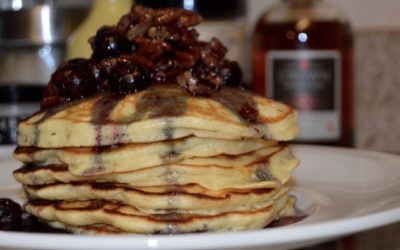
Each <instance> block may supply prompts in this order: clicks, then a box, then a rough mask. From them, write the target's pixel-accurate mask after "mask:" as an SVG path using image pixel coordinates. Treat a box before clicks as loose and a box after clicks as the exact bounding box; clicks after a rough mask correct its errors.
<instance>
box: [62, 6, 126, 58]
mask: <svg viewBox="0 0 400 250" xmlns="http://www.w3.org/2000/svg"><path fill="white" fill-rule="evenodd" d="M131 6H132V0H93V3H92V7H91V9H90V12H89V14H88V16H87V17H86V19H85V20H84V21H83V23H82V24H81V25H80V26H79V27H78V28H77V29H76V30H75V31H74V32H73V33H72V34H71V36H70V37H69V39H68V42H67V53H66V58H67V59H72V58H89V57H90V56H91V54H92V49H91V47H90V44H89V38H91V37H92V36H94V35H96V31H97V30H98V29H99V28H100V27H102V26H104V25H114V24H117V22H118V20H119V19H120V18H121V17H122V16H123V15H124V14H126V13H128V12H129V10H130V9H131Z"/></svg>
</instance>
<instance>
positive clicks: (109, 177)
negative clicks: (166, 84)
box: [14, 146, 298, 190]
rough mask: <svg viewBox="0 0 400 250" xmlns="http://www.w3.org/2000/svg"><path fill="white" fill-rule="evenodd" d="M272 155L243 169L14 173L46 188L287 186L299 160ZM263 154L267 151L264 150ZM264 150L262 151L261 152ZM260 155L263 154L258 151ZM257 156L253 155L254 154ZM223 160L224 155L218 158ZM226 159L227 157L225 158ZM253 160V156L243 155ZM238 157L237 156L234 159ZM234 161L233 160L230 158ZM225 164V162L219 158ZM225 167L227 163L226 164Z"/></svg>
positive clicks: (280, 149) (283, 151)
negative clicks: (74, 185) (98, 184)
mask: <svg viewBox="0 0 400 250" xmlns="http://www.w3.org/2000/svg"><path fill="white" fill-rule="evenodd" d="M269 149H270V151H272V153H270V154H267V155H265V156H263V157H262V158H261V159H260V158H259V157H255V158H253V159H252V161H253V162H249V164H248V165H243V166H231V167H228V166H218V165H206V164H203V165H189V164H184V163H178V164H169V165H161V166H157V167H150V168H145V169H141V170H137V171H131V172H125V173H123V174H118V173H117V174H106V175H98V176H93V177H82V176H76V175H73V174H71V173H70V172H69V171H68V167H67V166H62V165H51V166H44V167H31V166H30V167H23V168H20V169H18V170H16V171H14V177H15V179H16V180H18V181H19V182H20V183H22V184H25V185H43V184H50V183H55V182H62V183H68V182H76V181H86V182H113V183H123V184H129V185H131V186H136V187H138V186H162V185H171V184H175V185H185V184H191V183H192V184H198V185H200V186H202V187H204V188H207V189H212V190H220V189H225V188H236V189H241V188H260V187H261V188H262V187H271V185H277V184H276V183H275V184H273V183H274V182H277V183H286V182H287V181H288V180H289V178H290V174H291V172H292V171H293V169H294V168H295V167H296V166H297V164H298V160H297V159H296V158H295V157H294V156H293V155H292V154H291V152H290V149H289V147H288V146H276V147H272V148H269ZM262 150H263V151H267V150H265V149H262ZM260 151H261V150H260ZM259 153H260V154H261V152H259ZM253 155H254V153H253ZM217 157H224V156H217ZM225 157H226V156H225ZM243 157H247V158H251V155H247V156H243ZM235 158H238V157H235ZM226 160H227V161H228V160H232V159H231V158H227V159H226ZM220 161H221V162H222V159H220ZM223 163H225V165H227V164H226V162H223Z"/></svg>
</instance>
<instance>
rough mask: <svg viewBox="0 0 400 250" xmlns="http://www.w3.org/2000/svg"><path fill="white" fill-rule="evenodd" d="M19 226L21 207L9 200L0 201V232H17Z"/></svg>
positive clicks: (20, 223)
mask: <svg viewBox="0 0 400 250" xmlns="http://www.w3.org/2000/svg"><path fill="white" fill-rule="evenodd" d="M21 225H22V209H21V206H20V205H19V204H18V203H16V202H14V201H12V200H10V199H0V230H5V231H10V230H18V229H20V228H21Z"/></svg>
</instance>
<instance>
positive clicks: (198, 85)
mask: <svg viewBox="0 0 400 250" xmlns="http://www.w3.org/2000/svg"><path fill="white" fill-rule="evenodd" d="M201 21H202V17H201V16H200V15H199V14H197V13H195V12H192V11H188V10H185V9H178V8H163V9H150V8H145V7H143V6H140V5H133V6H132V8H131V10H130V12H129V13H127V14H126V15H124V16H123V17H122V18H121V19H120V20H119V22H118V23H117V24H116V25H113V26H103V27H101V28H100V29H99V30H98V31H97V33H96V34H95V36H94V37H92V38H91V39H90V40H89V42H90V45H91V47H92V51H93V52H92V55H91V57H90V58H89V59H73V60H70V61H67V62H64V63H62V64H61V65H60V66H59V67H58V69H57V70H56V72H54V74H53V75H52V77H51V79H50V81H49V84H48V86H47V89H46V91H45V94H44V98H43V100H42V103H41V106H42V108H48V107H52V106H57V105H59V104H62V103H67V102H70V101H73V100H79V99H83V98H86V97H90V96H93V95H95V94H96V93H99V92H107V91H108V92H112V93H117V94H132V93H135V92H138V91H141V90H144V89H146V88H147V87H148V86H149V85H150V84H163V83H176V84H179V85H180V86H181V87H183V88H185V89H187V90H188V91H189V92H190V93H191V94H193V95H198V96H203V97H204V96H207V97H210V96H211V92H213V91H218V90H219V89H221V88H222V87H223V86H225V85H226V86H233V87H235V86H240V85H241V82H242V71H241V69H240V67H239V65H238V64H237V62H234V61H229V60H227V59H226V58H225V55H226V52H227V48H226V47H225V46H224V45H223V44H222V43H221V42H220V41H219V40H218V39H217V38H212V39H211V40H210V41H200V40H198V37H199V34H198V33H197V31H196V29H195V28H194V26H195V25H197V24H199V23H200V22H201Z"/></svg>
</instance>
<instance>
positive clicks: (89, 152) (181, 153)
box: [14, 137, 277, 176]
mask: <svg viewBox="0 0 400 250" xmlns="http://www.w3.org/2000/svg"><path fill="white" fill-rule="evenodd" d="M276 144H277V142H276V141H267V140H261V139H252V140H250V139H249V140H229V141H227V140H221V139H210V138H208V139H206V138H197V137H187V138H182V139H177V140H170V141H161V142H155V143H144V144H126V145H120V146H118V147H106V148H104V147H100V148H99V147H95V148H93V147H88V148H84V147H81V148H45V149H42V148H32V147H18V148H17V149H16V150H15V153H14V155H15V158H16V159H17V160H19V161H22V162H24V163H25V164H34V165H39V166H41V165H42V166H45V165H51V164H57V165H61V164H65V165H68V169H69V171H70V172H71V173H73V174H75V175H81V176H92V175H100V174H108V173H117V172H126V171H133V170H138V169H142V168H146V167H153V166H159V165H163V164H168V163H175V162H179V161H181V160H183V159H188V158H192V157H212V156H216V155H220V154H227V155H240V154H244V153H248V152H251V151H254V150H257V149H261V148H264V147H270V146H274V145H276Z"/></svg>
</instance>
